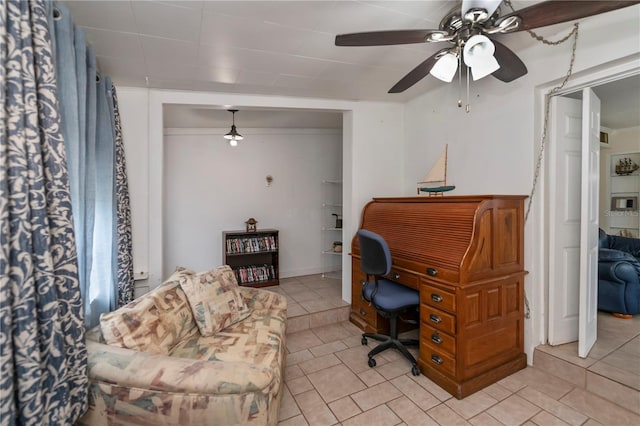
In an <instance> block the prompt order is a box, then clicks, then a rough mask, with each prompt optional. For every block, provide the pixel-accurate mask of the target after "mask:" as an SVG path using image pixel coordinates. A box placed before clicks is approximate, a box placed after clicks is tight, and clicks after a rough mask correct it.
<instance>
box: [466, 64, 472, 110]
mask: <svg viewBox="0 0 640 426" xmlns="http://www.w3.org/2000/svg"><path fill="white" fill-rule="evenodd" d="M466 68H467V106H466V107H465V110H466V112H467V114H468V113H469V111H471V107H470V106H469V78H470V77H471V76H470V75H469V67H466Z"/></svg>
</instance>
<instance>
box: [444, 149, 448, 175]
mask: <svg viewBox="0 0 640 426" xmlns="http://www.w3.org/2000/svg"><path fill="white" fill-rule="evenodd" d="M448 160H449V144H446V145H445V146H444V184H445V185H446V184H447V161H448Z"/></svg>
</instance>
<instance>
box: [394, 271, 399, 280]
mask: <svg viewBox="0 0 640 426" xmlns="http://www.w3.org/2000/svg"><path fill="white" fill-rule="evenodd" d="M393 279H394V280H397V279H400V274H399V273H397V272H394V273H393Z"/></svg>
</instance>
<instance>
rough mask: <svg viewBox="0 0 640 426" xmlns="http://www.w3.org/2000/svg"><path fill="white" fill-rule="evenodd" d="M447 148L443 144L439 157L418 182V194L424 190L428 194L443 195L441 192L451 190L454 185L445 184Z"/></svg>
mask: <svg viewBox="0 0 640 426" xmlns="http://www.w3.org/2000/svg"><path fill="white" fill-rule="evenodd" d="M447 149H448V145H445V147H444V150H443V151H442V154H440V158H438V161H436V163H435V164H434V165H433V167H432V168H431V170H429V173H427V175H426V176H425V177H424V180H423V181H422V182H418V194H420V192H426V193H428V194H429V195H443V194H442V193H443V192H446V191H452V190H454V189H455V188H456V187H455V186H454V185H447Z"/></svg>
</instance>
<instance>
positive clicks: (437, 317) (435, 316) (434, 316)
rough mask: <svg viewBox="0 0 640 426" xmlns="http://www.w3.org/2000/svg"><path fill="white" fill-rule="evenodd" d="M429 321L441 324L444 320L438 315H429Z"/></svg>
mask: <svg viewBox="0 0 640 426" xmlns="http://www.w3.org/2000/svg"><path fill="white" fill-rule="evenodd" d="M429 319H430V320H431V321H432V322H435V323H436V324H439V323H441V322H442V318H440V317H439V316H438V315H436V314H429Z"/></svg>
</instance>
